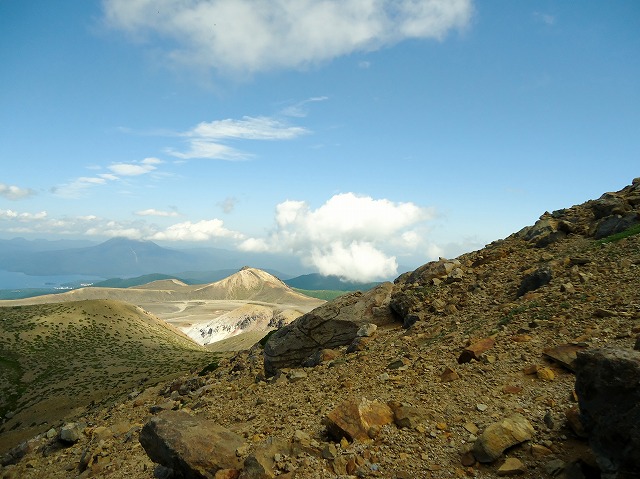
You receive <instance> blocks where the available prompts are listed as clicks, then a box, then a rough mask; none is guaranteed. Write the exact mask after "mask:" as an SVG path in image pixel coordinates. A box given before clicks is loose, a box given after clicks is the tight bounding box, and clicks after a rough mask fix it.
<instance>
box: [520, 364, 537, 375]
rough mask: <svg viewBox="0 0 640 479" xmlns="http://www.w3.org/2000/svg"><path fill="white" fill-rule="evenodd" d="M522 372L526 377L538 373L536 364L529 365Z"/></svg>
mask: <svg viewBox="0 0 640 479" xmlns="http://www.w3.org/2000/svg"><path fill="white" fill-rule="evenodd" d="M522 372H523V373H525V374H526V375H527V376H530V375H532V374H536V373H537V372H538V365H537V364H530V365H529V366H527V367H526V368H524V369H523V370H522Z"/></svg>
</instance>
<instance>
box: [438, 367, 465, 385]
mask: <svg viewBox="0 0 640 479" xmlns="http://www.w3.org/2000/svg"><path fill="white" fill-rule="evenodd" d="M456 379H460V375H459V374H458V373H457V372H456V370H455V369H452V368H449V367H446V368H444V371H442V374H440V381H442V382H443V383H448V382H451V381H455V380H456Z"/></svg>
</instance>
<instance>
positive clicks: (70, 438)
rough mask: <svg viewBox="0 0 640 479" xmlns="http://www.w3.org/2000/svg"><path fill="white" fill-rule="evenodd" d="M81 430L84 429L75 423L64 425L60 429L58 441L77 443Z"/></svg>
mask: <svg viewBox="0 0 640 479" xmlns="http://www.w3.org/2000/svg"><path fill="white" fill-rule="evenodd" d="M82 429H84V428H83V427H81V426H80V425H79V424H77V423H75V422H71V423H68V424H65V425H64V426H62V428H61V429H60V440H61V441H63V442H66V443H70V444H73V443H75V442H78V441H79V440H80V437H81V436H82Z"/></svg>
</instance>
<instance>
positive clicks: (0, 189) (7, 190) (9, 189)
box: [0, 183, 36, 201]
mask: <svg viewBox="0 0 640 479" xmlns="http://www.w3.org/2000/svg"><path fill="white" fill-rule="evenodd" d="M35 194H36V192H35V191H33V190H32V189H30V188H20V187H19V186H14V185H5V184H4V183H0V196H2V197H3V198H6V199H8V200H14V201H15V200H22V199H24V198H28V197H29V196H33V195H35Z"/></svg>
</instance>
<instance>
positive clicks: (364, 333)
mask: <svg viewBox="0 0 640 479" xmlns="http://www.w3.org/2000/svg"><path fill="white" fill-rule="evenodd" d="M377 329H378V326H376V325H375V324H373V323H365V324H363V325H362V326H360V329H358V331H357V332H356V336H358V337H360V338H363V337H365V338H368V337H371V336H373V335H374V334H375V332H376V330H377Z"/></svg>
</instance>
